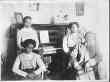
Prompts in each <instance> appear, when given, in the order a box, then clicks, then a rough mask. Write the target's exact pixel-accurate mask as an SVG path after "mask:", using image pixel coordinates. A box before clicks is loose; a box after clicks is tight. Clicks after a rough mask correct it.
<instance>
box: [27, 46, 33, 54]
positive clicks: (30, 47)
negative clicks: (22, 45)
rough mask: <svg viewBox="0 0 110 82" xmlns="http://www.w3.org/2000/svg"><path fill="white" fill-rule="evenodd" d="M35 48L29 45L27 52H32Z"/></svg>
mask: <svg viewBox="0 0 110 82" xmlns="http://www.w3.org/2000/svg"><path fill="white" fill-rule="evenodd" d="M33 48H34V46H33V44H29V45H28V46H27V47H26V52H27V53H30V52H32V50H33Z"/></svg>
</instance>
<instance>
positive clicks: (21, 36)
mask: <svg viewBox="0 0 110 82" xmlns="http://www.w3.org/2000/svg"><path fill="white" fill-rule="evenodd" d="M31 21H32V18H31V17H30V16H26V17H24V19H23V24H24V26H23V28H22V29H21V30H19V31H18V33H17V45H18V47H19V48H20V49H23V47H22V46H21V44H22V43H23V42H24V41H25V40H26V39H32V40H35V42H36V47H35V48H34V49H37V48H38V46H39V40H38V35H37V32H36V31H35V30H34V29H33V28H32V26H31V25H32V24H31Z"/></svg>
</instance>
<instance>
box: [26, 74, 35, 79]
mask: <svg viewBox="0 0 110 82" xmlns="http://www.w3.org/2000/svg"><path fill="white" fill-rule="evenodd" d="M35 76H36V74H35V73H29V74H28V75H27V78H29V79H34V78H35Z"/></svg>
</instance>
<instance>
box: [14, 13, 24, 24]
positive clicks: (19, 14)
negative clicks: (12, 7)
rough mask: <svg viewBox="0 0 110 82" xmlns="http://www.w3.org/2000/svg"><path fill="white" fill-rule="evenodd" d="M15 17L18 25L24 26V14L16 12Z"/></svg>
mask: <svg viewBox="0 0 110 82" xmlns="http://www.w3.org/2000/svg"><path fill="white" fill-rule="evenodd" d="M14 15H15V20H16V23H19V24H22V23H23V15H22V13H21V12H15V13H14Z"/></svg>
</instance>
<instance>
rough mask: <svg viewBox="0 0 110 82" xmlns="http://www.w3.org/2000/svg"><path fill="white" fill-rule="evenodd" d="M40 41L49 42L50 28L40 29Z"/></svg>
mask: <svg viewBox="0 0 110 82" xmlns="http://www.w3.org/2000/svg"><path fill="white" fill-rule="evenodd" d="M40 42H41V43H49V42H50V41H49V33H48V30H43V31H40Z"/></svg>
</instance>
